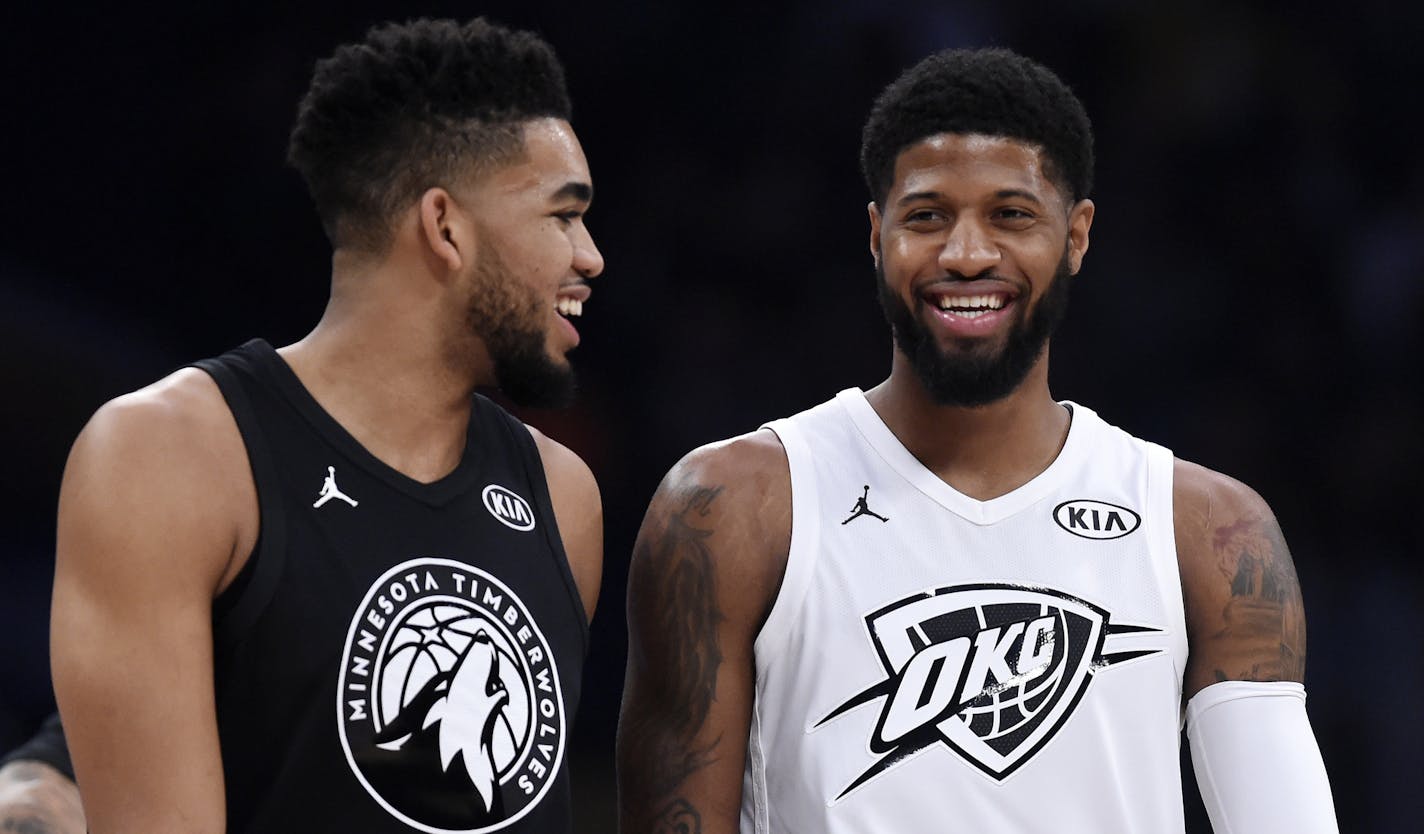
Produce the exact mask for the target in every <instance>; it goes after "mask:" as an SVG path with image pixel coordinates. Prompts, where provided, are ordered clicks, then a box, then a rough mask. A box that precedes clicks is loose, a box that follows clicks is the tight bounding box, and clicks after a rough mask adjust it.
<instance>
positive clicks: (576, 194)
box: [549, 181, 593, 203]
mask: <svg viewBox="0 0 1424 834" xmlns="http://www.w3.org/2000/svg"><path fill="white" fill-rule="evenodd" d="M567 199H574V200H577V201H578V202H580V203H591V202H593V186H591V185H589V184H588V183H586V182H576V181H570V182H566V183H564V185H563V187H562V188H560V189H559V190H558V191H555V192H554V193H553V194H552V195H550V197H549V200H550V201H551V202H558V201H560V200H567Z"/></svg>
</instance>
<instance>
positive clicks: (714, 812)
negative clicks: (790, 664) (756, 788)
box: [618, 473, 776, 832]
mask: <svg viewBox="0 0 1424 834" xmlns="http://www.w3.org/2000/svg"><path fill="white" fill-rule="evenodd" d="M703 474H704V475H705V474H707V473H703ZM729 490H730V491H731V492H729ZM732 493H735V494H732ZM746 493H747V489H746V484H745V483H739V484H738V485H736V486H735V487H734V486H732V485H731V484H729V483H726V482H722V481H720V480H719V479H716V478H708V477H701V478H674V477H672V476H670V478H669V481H668V482H665V483H664V485H663V487H662V488H661V489H660V490H659V493H658V495H657V496H656V497H655V498H654V500H653V504H652V506H651V507H650V508H649V510H648V515H647V518H646V519H645V520H644V523H643V528H642V530H641V531H640V532H639V536H638V542H637V545H636V546H635V548H634V554H633V561H632V565H631V567H630V574H629V583H628V629H629V656H628V679H627V684H626V687H625V690H624V700H623V712H622V716H621V718H620V721H619V730H618V775H619V801H620V805H621V814H622V819H623V830H624V831H627V832H641V831H650V830H651V831H657V830H668V831H675V830H688V831H707V832H713V831H735V830H736V828H737V824H738V819H739V816H740V809H741V785H742V772H743V768H744V763H745V759H746V745H747V736H748V731H749V727H750V720H751V710H752V700H753V689H754V684H755V668H754V657H753V651H752V645H753V641H754V639H755V635H756V630H757V628H758V627H759V624H760V619H761V617H762V616H763V615H764V613H765V608H766V607H767V605H768V602H769V598H770V597H771V596H773V595H774V590H775V589H774V587H772V586H771V583H769V582H768V581H767V578H766V577H765V576H764V575H760V574H759V571H758V570H757V569H756V566H758V565H760V566H764V565H766V564H767V563H770V562H774V560H772V559H766V558H762V554H761V553H760V550H763V549H765V550H774V549H775V547H776V544H775V543H768V542H767V541H765V537H764V536H762V535H761V534H760V530H759V529H757V525H756V523H755V521H754V520H753V519H755V518H756V515H757V511H756V510H755V509H753V508H754V507H756V506H758V505H759V504H764V502H762V501H761V500H760V498H759V497H757V496H749V495H747V494H746ZM749 499H750V500H749ZM749 565H750V566H753V569H752V570H748V569H746V568H747V566H749Z"/></svg>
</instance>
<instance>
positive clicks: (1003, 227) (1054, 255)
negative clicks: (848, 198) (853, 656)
mask: <svg viewBox="0 0 1424 834" xmlns="http://www.w3.org/2000/svg"><path fill="white" fill-rule="evenodd" d="M1092 219H1093V204H1092V203H1091V202H1090V201H1088V200H1081V201H1079V202H1077V203H1076V204H1071V203H1070V202H1069V201H1068V200H1067V198H1066V197H1064V196H1063V192H1062V191H1061V190H1060V188H1059V187H1058V186H1057V185H1056V184H1055V183H1054V182H1053V180H1051V179H1050V178H1049V176H1048V174H1047V173H1046V172H1045V170H1044V164H1043V159H1042V155H1041V154H1040V152H1039V150H1038V149H1037V148H1035V147H1034V146H1032V145H1028V144H1025V143H1023V142H1019V141H1016V140H1012V139H1005V138H1001V137H990V136H982V135H977V134H967V135H966V134H953V133H946V134H938V135H935V136H931V137H929V138H927V139H923V140H921V141H919V142H917V143H915V144H913V145H911V146H909V147H908V148H906V149H905V150H904V151H903V152H901V153H900V155H899V156H898V157H897V159H896V163H895V179H894V182H893V184H892V185H891V187H890V190H889V192H888V193H887V195H886V198H885V203H884V206H883V207H882V206H877V205H875V204H874V203H872V204H871V206H870V222H871V250H872V252H873V254H874V255H875V258H876V272H877V275H878V276H879V280H880V297H881V304H882V306H883V307H884V309H885V313H886V318H887V320H888V321H889V322H890V326H891V329H892V331H893V332H894V334H895V344H896V349H897V352H898V353H899V354H900V356H899V357H898V358H897V365H899V364H901V363H902V362H901V360H902V361H903V362H904V363H908V365H909V366H910V367H911V368H913V370H914V371H915V376H916V377H917V378H918V379H919V380H920V382H921V384H922V385H923V386H924V387H925V389H926V391H927V393H928V394H929V395H930V397H931V398H932V399H933V400H934V401H935V402H937V403H939V404H941V405H962V406H978V405H985V404H987V403H991V402H995V401H997V400H999V399H1002V398H1003V397H1005V396H1007V395H1008V394H1010V393H1012V392H1013V391H1014V390H1016V389H1017V388H1018V387H1019V385H1020V384H1021V383H1022V382H1023V380H1024V379H1025V377H1026V376H1027V375H1028V373H1029V371H1030V370H1032V369H1033V368H1034V367H1035V366H1036V365H1037V364H1038V363H1040V362H1043V361H1046V351H1045V350H1044V347H1045V345H1046V343H1047V340H1048V337H1049V335H1050V334H1051V333H1052V331H1053V328H1054V327H1055V326H1056V325H1057V323H1058V320H1059V319H1060V318H1061V317H1062V314H1063V310H1064V307H1065V305H1066V303H1067V291H1068V282H1069V280H1070V276H1071V275H1073V274H1076V273H1077V272H1078V269H1079V267H1080V266H1081V265H1082V258H1083V254H1084V253H1085V252H1086V251H1087V248H1088V230H1089V228H1090V227H1091V225H1092Z"/></svg>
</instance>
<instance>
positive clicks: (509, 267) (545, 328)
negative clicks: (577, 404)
mask: <svg viewBox="0 0 1424 834" xmlns="http://www.w3.org/2000/svg"><path fill="white" fill-rule="evenodd" d="M592 198H593V186H592V180H591V179H590V177H589V173H588V162H587V161H586V160H585V159H584V155H583V149H582V148H581V147H580V146H579V143H578V139H577V138H575V137H574V133H573V129H572V128H570V127H569V125H568V123H567V122H564V121H562V120H558V119H540V120H537V121H532V122H529V123H528V124H527V125H526V126H525V129H524V155H523V157H522V158H521V159H519V160H518V161H515V162H513V163H511V164H509V165H506V166H504V167H502V168H500V169H499V170H497V171H494V172H491V173H489V174H488V175H487V176H486V177H484V178H482V179H481V180H480V182H479V184H478V185H477V186H476V187H475V188H473V189H471V190H470V194H469V196H468V198H467V199H468V202H469V204H470V212H471V216H472V220H473V223H474V226H475V228H476V229H477V230H478V238H479V239H478V244H477V249H476V254H475V257H474V259H473V263H472V264H471V266H470V268H469V271H468V274H467V278H466V281H465V286H466V292H465V296H466V302H465V303H466V319H467V322H468V326H469V328H470V330H471V331H472V332H473V333H474V334H475V335H476V336H478V337H479V338H480V339H482V340H483V342H484V344H485V348H486V349H487V351H488V352H489V356H490V359H491V361H492V362H493V364H494V372H495V378H496V381H497V383H498V385H499V387H500V389H501V390H503V391H504V393H505V394H507V395H508V396H509V397H510V398H511V399H512V400H514V401H515V402H516V403H518V404H520V405H530V406H555V405H562V404H565V403H566V402H567V401H568V400H569V399H570V398H571V396H572V394H573V387H574V379H573V370H572V368H571V367H570V365H569V361H568V357H567V354H568V352H569V351H571V350H573V349H574V348H575V347H576V346H577V345H578V342H579V334H578V330H577V329H575V327H574V325H573V324H572V322H571V321H570V319H572V318H577V317H578V316H580V315H582V314H583V304H584V302H585V301H587V300H588V298H589V296H590V294H591V289H590V288H589V286H588V284H587V279H590V278H593V277H595V276H597V275H598V274H599V273H601V272H602V271H603V256H602V255H600V254H599V252H598V248H597V247H596V246H594V243H593V238H592V236H591V235H590V234H589V231H588V229H587V227H585V226H584V222H583V216H584V212H585V211H586V210H587V209H588V206H589V203H590V201H591V200H592Z"/></svg>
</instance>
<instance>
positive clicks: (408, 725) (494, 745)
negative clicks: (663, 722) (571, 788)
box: [337, 559, 567, 834]
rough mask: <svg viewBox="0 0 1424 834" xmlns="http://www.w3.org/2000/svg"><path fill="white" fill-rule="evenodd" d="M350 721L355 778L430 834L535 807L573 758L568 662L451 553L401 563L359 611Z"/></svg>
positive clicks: (349, 650) (499, 589)
mask: <svg viewBox="0 0 1424 834" xmlns="http://www.w3.org/2000/svg"><path fill="white" fill-rule="evenodd" d="M337 709H338V712H339V714H338V717H337V722H338V726H339V727H340V731H341V743H342V746H343V747H344V748H345V751H346V759H347V761H348V762H349V763H350V765H351V769H352V771H353V772H354V773H355V774H356V778H357V779H359V780H360V781H361V784H362V785H364V786H365V787H366V790H367V791H368V792H369V793H370V794H371V796H372V797H373V798H375V800H376V802H378V803H380V805H381V806H382V807H384V808H385V809H386V810H387V811H389V812H390V813H391V814H392V815H394V816H395V817H397V818H398V819H400V820H401V821H402V822H404V823H406V824H407V825H411V826H414V827H415V828H417V829H419V830H421V831H427V832H431V834H449V833H450V832H486V831H498V830H500V829H502V828H504V827H506V826H508V825H510V824H512V823H513V822H515V821H516V820H518V819H520V818H521V817H523V816H524V815H525V814H527V813H529V812H530V811H531V810H532V809H533V808H534V806H536V805H537V804H538V803H539V801H540V800H541V799H543V797H544V794H545V793H546V792H547V791H548V790H549V786H550V784H551V783H552V782H553V777H554V774H555V773H556V772H557V771H558V769H559V764H560V762H561V761H562V759H563V755H564V742H565V738H566V735H567V733H566V730H565V727H566V722H565V719H564V701H563V695H562V693H561V692H560V689H559V675H558V669H557V668H556V667H555V665H554V658H553V656H552V655H551V654H550V652H549V644H548V641H546V640H545V639H544V635H543V634H542V633H540V631H539V626H538V624H537V623H535V622H534V619H533V618H532V617H531V616H530V615H529V610H528V609H527V608H525V607H524V604H523V603H522V602H521V601H520V600H519V598H518V597H517V596H515V595H514V593H513V592H512V591H510V590H509V588H508V587H506V586H505V585H504V584H503V583H501V582H500V581H499V580H498V579H495V578H494V577H493V576H490V575H489V574H487V573H485V572H483V571H481V570H479V569H478V568H474V567H471V566H470V565H467V564H464V563H461V562H455V561H451V560H449V559H413V560H411V561H408V562H405V563H404V564H401V565H397V566H396V567H394V568H392V569H390V570H389V571H387V572H386V573H385V575H384V576H382V577H381V578H380V579H378V580H377V581H376V582H375V584H374V585H372V586H371V589H370V590H369V591H368V592H367V594H366V598H365V600H363V601H362V603H361V607H360V608H358V609H357V610H356V613H355V616H354V617H352V620H351V629H350V631H349V632H348V634H347V637H346V650H345V654H344V655H343V657H342V664H341V678H340V683H339V688H338V694H337Z"/></svg>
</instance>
